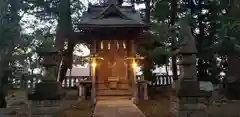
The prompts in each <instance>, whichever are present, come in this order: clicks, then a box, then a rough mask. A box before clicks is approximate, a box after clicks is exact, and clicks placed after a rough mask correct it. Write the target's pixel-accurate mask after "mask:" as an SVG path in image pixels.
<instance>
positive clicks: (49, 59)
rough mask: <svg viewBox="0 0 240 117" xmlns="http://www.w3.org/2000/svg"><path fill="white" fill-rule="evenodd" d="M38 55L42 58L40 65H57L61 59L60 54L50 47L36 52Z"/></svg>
mask: <svg viewBox="0 0 240 117" xmlns="http://www.w3.org/2000/svg"><path fill="white" fill-rule="evenodd" d="M38 54H39V56H40V57H41V58H42V60H41V61H40V62H41V65H43V66H45V67H53V66H58V64H59V63H60V61H61V54H60V53H59V52H58V51H57V49H56V48H51V49H49V51H45V52H38Z"/></svg>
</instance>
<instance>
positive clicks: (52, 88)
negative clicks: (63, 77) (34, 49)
mask: <svg viewBox="0 0 240 117" xmlns="http://www.w3.org/2000/svg"><path fill="white" fill-rule="evenodd" d="M38 54H39V55H40V56H41V58H42V60H40V62H41V65H43V66H44V67H45V73H44V77H43V79H42V82H41V83H38V84H36V88H35V92H34V94H31V96H32V97H31V96H30V98H33V100H58V99H59V98H60V97H61V90H60V89H61V83H60V82H58V81H57V68H58V66H59V65H58V64H59V63H60V61H61V54H60V53H59V52H58V51H57V49H56V48H51V49H50V50H49V51H46V52H38Z"/></svg>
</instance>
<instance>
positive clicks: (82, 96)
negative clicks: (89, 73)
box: [78, 84, 86, 101]
mask: <svg viewBox="0 0 240 117" xmlns="http://www.w3.org/2000/svg"><path fill="white" fill-rule="evenodd" d="M78 90H79V94H78V96H79V101H82V100H86V94H85V87H84V85H82V84H80V85H79V87H78Z"/></svg>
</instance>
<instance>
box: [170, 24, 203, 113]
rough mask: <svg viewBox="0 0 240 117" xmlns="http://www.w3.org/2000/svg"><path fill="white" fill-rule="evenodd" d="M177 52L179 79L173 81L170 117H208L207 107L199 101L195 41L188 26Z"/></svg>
mask: <svg viewBox="0 0 240 117" xmlns="http://www.w3.org/2000/svg"><path fill="white" fill-rule="evenodd" d="M188 29H189V30H188V34H186V35H185V38H184V40H183V42H182V43H181V46H182V47H181V48H180V51H179V54H180V55H181V62H180V65H181V73H180V74H181V75H180V79H179V80H178V81H176V83H174V85H175V86H174V88H175V89H173V90H174V92H173V93H174V94H173V96H172V97H171V104H170V105H171V108H170V113H171V116H172V117H208V114H207V107H206V105H205V104H203V103H200V102H199V98H201V92H200V87H199V83H198V80H197V69H196V53H197V49H196V45H195V44H196V43H195V39H194V38H193V36H192V33H191V30H190V28H189V27H188Z"/></svg>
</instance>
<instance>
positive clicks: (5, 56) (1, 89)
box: [0, 0, 21, 107]
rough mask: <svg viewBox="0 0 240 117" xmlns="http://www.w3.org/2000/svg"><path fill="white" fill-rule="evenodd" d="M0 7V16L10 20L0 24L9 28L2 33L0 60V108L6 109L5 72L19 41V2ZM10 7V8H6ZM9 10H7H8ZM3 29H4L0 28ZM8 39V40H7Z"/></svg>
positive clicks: (18, 0) (12, 1) (6, 76)
mask: <svg viewBox="0 0 240 117" xmlns="http://www.w3.org/2000/svg"><path fill="white" fill-rule="evenodd" d="M0 4H1V5H2V6H1V7H2V8H1V7H0V12H1V14H0V15H1V16H5V18H6V19H7V18H8V19H11V20H10V21H7V22H5V23H3V22H1V25H9V26H10V27H11V28H7V29H3V30H5V32H2V33H3V35H4V36H6V37H5V38H4V36H3V40H1V41H4V42H5V43H6V46H5V47H2V48H1V54H2V55H1V60H0V68H1V69H0V107H6V101H5V96H6V93H7V80H8V73H7V72H6V70H7V69H8V68H9V63H10V62H11V61H10V59H9V58H11V57H12V53H13V50H14V47H15V45H16V42H17V41H18V40H19V39H20V25H19V22H20V20H21V19H20V16H19V15H18V12H19V10H20V6H19V5H20V0H8V1H7V2H6V1H5V2H4V1H1V2H0ZM8 6H11V7H8ZM8 8H9V9H8ZM8 11H10V14H11V15H10V16H9V15H7V12H8ZM0 28H4V27H0ZM9 38H10V39H9Z"/></svg>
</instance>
